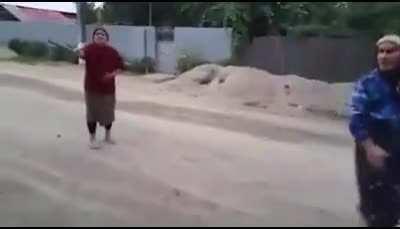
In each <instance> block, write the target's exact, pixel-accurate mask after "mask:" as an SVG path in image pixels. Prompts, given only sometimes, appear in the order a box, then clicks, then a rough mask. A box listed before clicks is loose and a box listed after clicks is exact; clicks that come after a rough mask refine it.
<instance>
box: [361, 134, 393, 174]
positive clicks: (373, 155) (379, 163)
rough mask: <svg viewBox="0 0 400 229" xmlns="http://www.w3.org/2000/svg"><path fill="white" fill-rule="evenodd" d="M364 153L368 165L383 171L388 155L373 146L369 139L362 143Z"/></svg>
mask: <svg viewBox="0 0 400 229" xmlns="http://www.w3.org/2000/svg"><path fill="white" fill-rule="evenodd" d="M362 145H363V147H364V149H365V151H366V153H367V155H366V156H367V160H368V162H369V164H370V165H371V166H372V167H374V168H375V169H383V168H384V166H385V160H386V158H387V157H388V156H389V155H388V153H387V152H386V151H385V150H384V149H382V148H381V147H379V146H377V145H375V144H374V143H373V142H372V140H371V139H368V140H366V141H364V142H363V143H362Z"/></svg>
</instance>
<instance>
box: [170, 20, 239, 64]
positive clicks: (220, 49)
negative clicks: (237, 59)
mask: <svg viewBox="0 0 400 229" xmlns="http://www.w3.org/2000/svg"><path fill="white" fill-rule="evenodd" d="M174 36H175V45H176V49H177V50H176V51H177V55H178V58H179V55H181V54H182V53H186V52H189V53H194V54H195V55H198V56H199V57H200V58H202V59H204V60H207V61H221V60H225V59H229V58H230V57H231V56H232V39H231V38H232V29H224V28H189V27H177V28H175V35H174Z"/></svg>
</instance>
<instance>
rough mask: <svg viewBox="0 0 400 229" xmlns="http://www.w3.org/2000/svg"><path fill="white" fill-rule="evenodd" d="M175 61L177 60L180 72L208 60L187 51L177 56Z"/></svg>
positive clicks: (205, 62)
mask: <svg viewBox="0 0 400 229" xmlns="http://www.w3.org/2000/svg"><path fill="white" fill-rule="evenodd" d="M177 62H178V66H177V68H178V71H179V72H180V73H182V72H186V71H189V70H191V69H193V68H195V67H197V66H199V65H203V64H208V63H209V62H207V61H205V60H203V59H201V58H200V57H199V56H198V55H194V54H189V53H186V54H182V55H181V56H180V57H179V58H178V61H177Z"/></svg>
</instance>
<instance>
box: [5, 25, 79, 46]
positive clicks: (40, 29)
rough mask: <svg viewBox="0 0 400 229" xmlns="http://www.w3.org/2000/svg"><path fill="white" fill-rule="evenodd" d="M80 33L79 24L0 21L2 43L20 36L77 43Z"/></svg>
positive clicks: (29, 38) (43, 40)
mask: <svg viewBox="0 0 400 229" xmlns="http://www.w3.org/2000/svg"><path fill="white" fill-rule="evenodd" d="M78 33H79V28H78V26H77V25H73V24H60V23H50V22H29V23H28V22H26V23H25V22H24V23H21V22H13V21H0V42H1V43H7V42H8V41H10V40H11V39H13V38H19V39H26V40H35V41H42V42H47V41H48V40H49V39H50V40H53V41H55V42H58V43H61V44H70V45H75V44H77V42H78Z"/></svg>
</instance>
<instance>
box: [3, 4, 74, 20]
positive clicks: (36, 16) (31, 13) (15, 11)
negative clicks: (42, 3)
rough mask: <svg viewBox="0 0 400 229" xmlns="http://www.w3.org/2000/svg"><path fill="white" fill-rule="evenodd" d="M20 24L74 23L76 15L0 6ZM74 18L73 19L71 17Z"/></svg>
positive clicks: (14, 6)
mask: <svg viewBox="0 0 400 229" xmlns="http://www.w3.org/2000/svg"><path fill="white" fill-rule="evenodd" d="M0 5H1V6H3V7H4V8H5V9H6V10H7V11H8V12H10V13H11V14H12V15H13V16H14V17H16V18H17V19H18V20H19V21H21V22H43V21H46V22H61V23H71V24H72V23H75V19H74V18H75V17H76V13H65V12H60V11H56V10H45V9H36V8H31V7H24V6H16V5H8V4H0ZM73 16H75V17H73Z"/></svg>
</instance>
